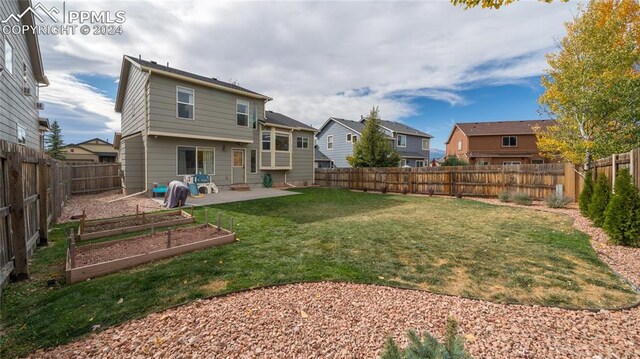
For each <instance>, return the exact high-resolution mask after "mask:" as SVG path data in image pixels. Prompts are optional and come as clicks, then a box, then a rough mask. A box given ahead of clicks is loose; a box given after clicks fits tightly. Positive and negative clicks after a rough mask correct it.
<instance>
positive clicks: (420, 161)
mask: <svg viewBox="0 0 640 359" xmlns="http://www.w3.org/2000/svg"><path fill="white" fill-rule="evenodd" d="M418 163H422V166H418ZM420 167H424V160H416V168H420Z"/></svg>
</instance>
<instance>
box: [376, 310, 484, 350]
mask: <svg viewBox="0 0 640 359" xmlns="http://www.w3.org/2000/svg"><path fill="white" fill-rule="evenodd" d="M408 336H409V346H407V347H406V348H405V349H400V347H398V345H397V344H396V343H395V341H394V340H393V339H392V338H389V339H388V340H387V343H386V346H385V351H384V352H383V353H382V355H381V356H380V358H381V359H470V358H471V355H470V354H469V352H467V351H466V350H465V348H464V339H463V338H462V337H461V336H459V335H458V323H457V322H456V321H455V319H453V318H447V327H446V333H445V338H444V344H441V343H440V342H438V339H436V338H435V337H434V336H433V335H431V334H429V333H424V335H423V336H422V338H421V337H420V336H419V335H418V334H417V333H416V332H414V331H412V330H410V331H409V332H408Z"/></svg>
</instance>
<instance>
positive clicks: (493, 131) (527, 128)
mask: <svg viewBox="0 0 640 359" xmlns="http://www.w3.org/2000/svg"><path fill="white" fill-rule="evenodd" d="M555 123H556V121H555V120H530V121H495V122H466V123H456V124H455V126H454V128H453V130H452V131H451V134H450V135H449V138H448V139H447V142H445V143H449V141H450V140H451V136H452V135H453V132H454V131H455V129H456V127H457V128H459V129H460V131H462V132H463V133H464V134H465V135H467V136H468V137H471V136H498V135H533V133H534V132H533V128H534V127H538V126H539V127H540V128H542V129H543V130H544V129H545V128H546V127H548V126H551V125H554V124H555Z"/></svg>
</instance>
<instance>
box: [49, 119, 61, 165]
mask: <svg viewBox="0 0 640 359" xmlns="http://www.w3.org/2000/svg"><path fill="white" fill-rule="evenodd" d="M45 142H46V144H47V154H48V155H49V156H51V158H55V159H56V160H64V159H65V158H66V157H65V154H64V151H62V147H63V146H64V141H63V140H62V129H60V125H58V121H53V123H52V124H51V128H50V129H49V133H48V134H47V137H46V138H45Z"/></svg>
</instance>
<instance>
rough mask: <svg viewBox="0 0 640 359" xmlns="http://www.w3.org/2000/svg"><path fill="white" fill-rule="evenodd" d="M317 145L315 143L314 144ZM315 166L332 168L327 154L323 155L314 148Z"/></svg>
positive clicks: (331, 162)
mask: <svg viewBox="0 0 640 359" xmlns="http://www.w3.org/2000/svg"><path fill="white" fill-rule="evenodd" d="M316 146H317V145H316ZM315 151H316V157H315V162H316V168H332V167H334V165H333V161H331V159H330V158H329V157H327V156H325V155H324V153H322V152H321V151H320V150H319V149H317V148H316V150H315Z"/></svg>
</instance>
